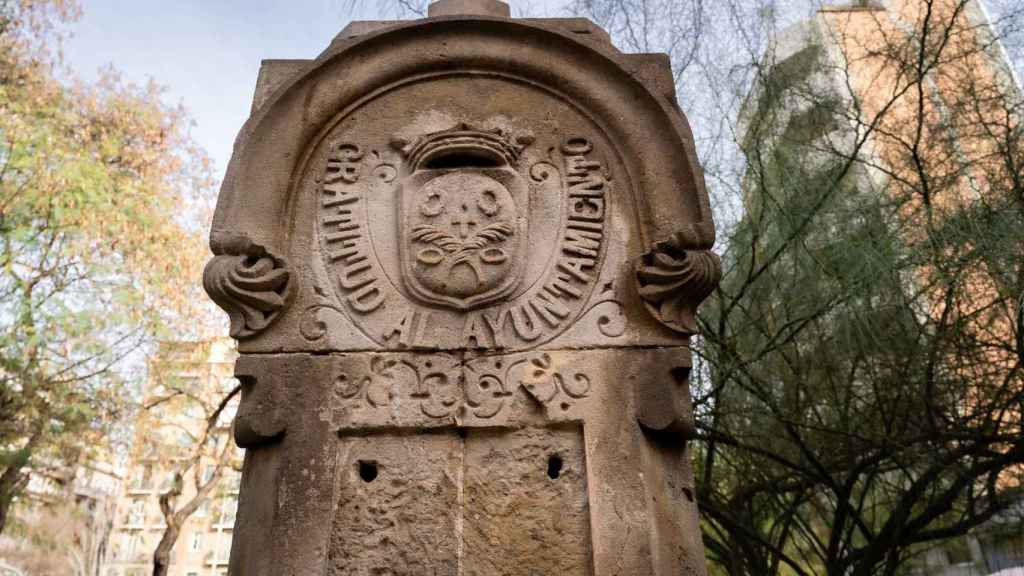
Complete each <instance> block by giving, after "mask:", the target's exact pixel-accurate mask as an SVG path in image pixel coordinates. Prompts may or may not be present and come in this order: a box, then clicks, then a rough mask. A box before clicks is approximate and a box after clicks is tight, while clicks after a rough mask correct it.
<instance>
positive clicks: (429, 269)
mask: <svg viewBox="0 0 1024 576" xmlns="http://www.w3.org/2000/svg"><path fill="white" fill-rule="evenodd" d="M400 192H401V197H402V202H401V209H402V215H401V216H402V217H401V220H400V221H401V230H400V231H399V235H400V244H401V249H402V271H403V277H404V278H403V279H404V282H405V286H406V288H407V289H408V290H409V292H410V293H411V294H412V295H414V296H416V297H417V298H419V299H421V300H423V301H425V302H428V303H432V304H438V305H442V306H448V307H451V308H457V309H469V308H475V307H478V306H483V305H485V304H487V303H490V302H493V301H494V300H497V299H499V298H502V297H505V296H507V295H508V294H509V293H510V292H512V291H513V290H515V288H516V285H517V284H518V283H519V281H520V279H521V275H522V270H523V264H524V262H525V254H524V251H525V248H526V246H527V242H526V234H527V223H526V220H527V219H526V214H527V209H528V206H527V203H528V202H529V196H528V188H527V185H526V182H525V181H524V180H523V178H522V177H521V176H520V175H519V174H518V173H516V172H515V171H514V170H512V169H510V168H507V167H501V168H483V167H465V168H454V169H423V170H418V171H416V172H414V173H413V174H412V175H410V176H409V177H408V178H406V179H405V181H404V182H403V183H402V188H401V191H400Z"/></svg>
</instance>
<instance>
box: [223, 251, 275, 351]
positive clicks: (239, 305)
mask: <svg viewBox="0 0 1024 576" xmlns="http://www.w3.org/2000/svg"><path fill="white" fill-rule="evenodd" d="M289 276H290V273H289V271H288V268H287V266H286V265H285V264H284V262H283V261H282V260H280V259H279V258H275V257H273V256H270V255H269V254H266V253H265V252H263V251H250V252H249V253H241V254H221V255H218V256H214V257H213V259H212V260H210V262H209V263H207V264H206V270H204V271H203V288H205V289H206V293H207V294H209V295H210V298H211V299H213V301H214V302H216V303H217V305H218V306H220V307H221V308H222V309H223V310H224V311H225V312H227V313H228V317H229V318H230V320H231V330H230V334H231V337H232V338H234V339H236V340H242V339H245V338H250V337H252V336H255V335H256V334H258V333H260V332H262V331H263V330H265V329H266V328H267V327H268V326H270V325H271V324H272V323H273V322H274V320H276V319H277V317H278V316H279V315H280V313H281V310H282V309H283V308H284V306H285V301H286V297H287V295H288V286H289V284H288V279H289Z"/></svg>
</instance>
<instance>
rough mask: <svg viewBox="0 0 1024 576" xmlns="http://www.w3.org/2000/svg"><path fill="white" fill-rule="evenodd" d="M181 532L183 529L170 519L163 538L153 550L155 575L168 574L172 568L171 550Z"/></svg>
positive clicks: (163, 575) (162, 575) (164, 575)
mask: <svg viewBox="0 0 1024 576" xmlns="http://www.w3.org/2000/svg"><path fill="white" fill-rule="evenodd" d="M180 532H181V529H180V528H179V527H178V526H177V525H175V524H173V521H172V520H170V519H168V523H167V530H164V535H163V538H160V544H159V545H158V546H157V547H156V550H155V551H154V552H153V576H167V574H168V572H169V571H170V568H171V551H172V550H174V543H175V542H177V541H178V534H179V533H180Z"/></svg>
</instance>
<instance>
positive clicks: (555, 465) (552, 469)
mask: <svg viewBox="0 0 1024 576" xmlns="http://www.w3.org/2000/svg"><path fill="white" fill-rule="evenodd" d="M561 475H562V458H561V457H560V456H559V455H558V454H552V455H551V456H549V457H548V478H551V479H552V480H554V479H556V478H558V477H559V476H561Z"/></svg>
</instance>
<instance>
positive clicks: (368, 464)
mask: <svg viewBox="0 0 1024 576" xmlns="http://www.w3.org/2000/svg"><path fill="white" fill-rule="evenodd" d="M359 477H360V478H362V479H363V482H373V481H374V480H376V479H377V463H376V462H374V461H372V460H360V461H359Z"/></svg>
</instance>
